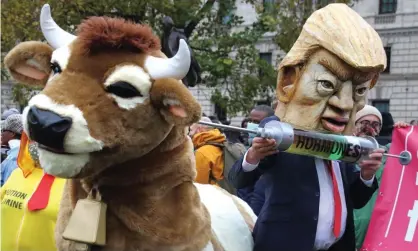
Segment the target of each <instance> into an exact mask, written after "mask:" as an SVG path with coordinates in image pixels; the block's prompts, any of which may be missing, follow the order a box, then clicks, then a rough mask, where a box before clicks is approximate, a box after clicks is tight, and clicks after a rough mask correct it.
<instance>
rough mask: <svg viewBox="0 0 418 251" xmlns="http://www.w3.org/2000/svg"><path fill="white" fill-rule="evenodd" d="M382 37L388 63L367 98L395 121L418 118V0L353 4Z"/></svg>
mask: <svg viewBox="0 0 418 251" xmlns="http://www.w3.org/2000/svg"><path fill="white" fill-rule="evenodd" d="M353 9H354V10H356V11H357V12H358V13H360V15H361V16H362V17H364V19H365V20H366V21H367V22H369V23H370V24H371V25H372V26H373V27H374V29H375V30H376V31H377V32H378V33H379V35H380V37H381V38H382V42H383V46H384V47H385V50H386V54H387V58H388V67H387V68H386V70H385V72H384V73H383V74H381V77H380V79H379V82H378V83H377V85H376V87H375V88H373V89H372V90H371V91H370V93H369V96H368V102H369V104H371V105H374V106H376V107H377V108H378V109H379V110H381V111H388V112H390V113H391V114H392V116H393V118H394V119H395V121H399V120H403V121H407V122H409V121H411V120H413V119H415V120H417V119H418V1H417V0H385V1H383V0H361V1H359V2H358V3H356V4H355V5H354V6H353Z"/></svg>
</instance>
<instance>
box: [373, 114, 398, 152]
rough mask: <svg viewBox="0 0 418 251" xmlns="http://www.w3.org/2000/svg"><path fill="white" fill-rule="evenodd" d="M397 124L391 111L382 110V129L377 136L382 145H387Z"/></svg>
mask: <svg viewBox="0 0 418 251" xmlns="http://www.w3.org/2000/svg"><path fill="white" fill-rule="evenodd" d="M394 125H395V121H394V120H393V117H392V114H390V113H389V112H382V129H381V130H380V134H379V136H378V137H376V140H377V142H379V144H380V145H383V146H384V145H387V144H389V143H390V142H391V140H392V131H393V127H394Z"/></svg>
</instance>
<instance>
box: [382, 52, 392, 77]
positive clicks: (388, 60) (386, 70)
mask: <svg viewBox="0 0 418 251" xmlns="http://www.w3.org/2000/svg"><path fill="white" fill-rule="evenodd" d="M384 49H385V52H386V58H387V63H386V69H385V70H384V71H383V73H390V55H391V53H392V47H385V48H384Z"/></svg>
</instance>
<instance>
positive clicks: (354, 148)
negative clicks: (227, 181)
mask: <svg viewBox="0 0 418 251" xmlns="http://www.w3.org/2000/svg"><path fill="white" fill-rule="evenodd" d="M199 123H200V124H204V125H208V126H212V127H217V128H223V129H225V130H232V131H240V132H247V133H254V134H256V135H257V137H262V138H269V139H274V140H275V142H276V149H277V150H279V151H284V152H288V153H293V154H299V155H308V156H313V157H317V158H321V159H328V160H340V161H344V162H349V163H355V162H360V161H362V160H367V159H369V155H370V154H371V153H372V152H373V151H374V150H376V149H378V148H379V144H378V143H377V141H376V140H375V139H374V138H372V137H365V138H361V137H354V136H344V135H333V134H324V133H318V132H308V131H302V130H297V129H293V127H292V126H291V125H289V124H287V123H282V122H279V121H270V122H268V123H266V125H265V126H264V128H257V130H248V129H243V128H239V127H233V126H227V125H221V124H215V123H208V122H203V121H202V122H199ZM383 155H385V156H388V157H394V158H398V159H399V162H400V163H401V164H402V165H407V164H409V163H410V162H411V153H409V152H407V151H403V152H401V153H400V155H392V154H387V153H384V154H383Z"/></svg>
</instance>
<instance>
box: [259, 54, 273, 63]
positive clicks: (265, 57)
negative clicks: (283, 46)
mask: <svg viewBox="0 0 418 251" xmlns="http://www.w3.org/2000/svg"><path fill="white" fill-rule="evenodd" d="M259 56H260V59H262V60H264V61H266V62H267V63H269V64H270V65H271V61H272V54H271V52H265V53H260V54H259Z"/></svg>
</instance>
